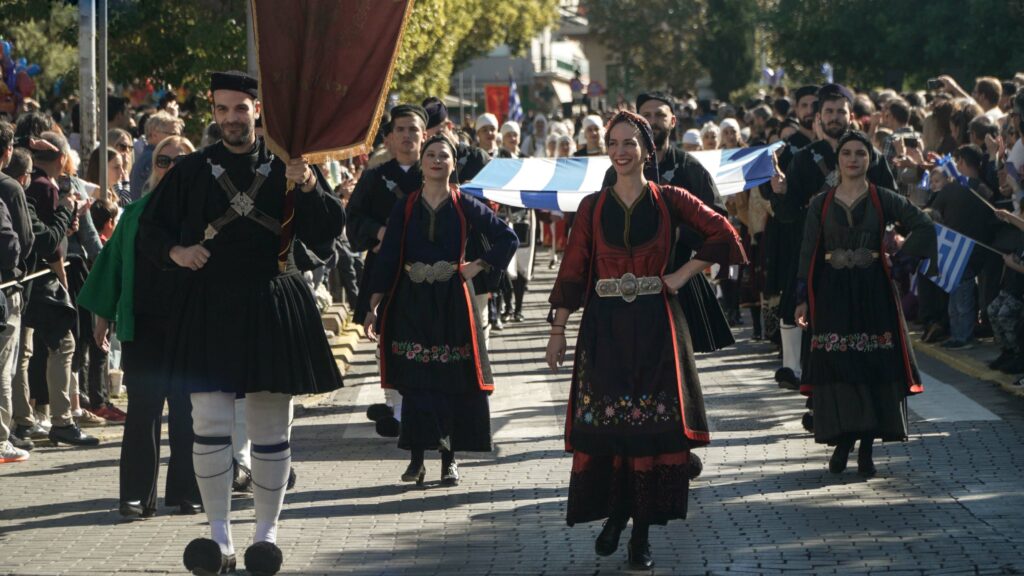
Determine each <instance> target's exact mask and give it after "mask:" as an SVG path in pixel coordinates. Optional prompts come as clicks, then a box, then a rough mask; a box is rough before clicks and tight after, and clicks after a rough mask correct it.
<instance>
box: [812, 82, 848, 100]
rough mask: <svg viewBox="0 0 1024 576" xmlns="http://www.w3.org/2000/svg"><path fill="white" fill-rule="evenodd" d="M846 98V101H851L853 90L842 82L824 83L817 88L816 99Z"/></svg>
mask: <svg viewBox="0 0 1024 576" xmlns="http://www.w3.org/2000/svg"><path fill="white" fill-rule="evenodd" d="M838 98H846V101H847V102H850V103H853V92H850V89H849V88H847V87H846V86H843V85H842V84H825V85H824V86H822V87H821V88H819V89H818V101H819V102H824V101H825V100H836V99H838Z"/></svg>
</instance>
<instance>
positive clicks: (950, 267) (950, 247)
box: [918, 224, 976, 292]
mask: <svg viewBox="0 0 1024 576" xmlns="http://www.w3.org/2000/svg"><path fill="white" fill-rule="evenodd" d="M935 235H936V236H937V237H938V253H939V261H938V263H937V266H938V269H939V274H938V276H934V277H929V278H928V279H929V280H931V281H932V282H934V283H935V284H936V285H938V286H939V288H942V289H943V290H945V291H946V292H952V291H953V290H954V289H955V288H956V287H957V286H959V285H960V281H961V280H963V277H964V271H965V270H966V269H967V262H968V261H969V260H970V259H971V254H972V253H973V252H974V246H975V244H976V242H975V241H974V240H971V239H970V238H968V237H967V236H964V235H963V234H960V233H959V232H956V231H954V230H951V229H949V228H946V227H945V226H943V225H941V224H936V225H935ZM928 266H929V261H928V260H925V261H923V262H921V267H920V268H919V269H918V274H922V275H923V274H924V273H925V271H926V270H928Z"/></svg>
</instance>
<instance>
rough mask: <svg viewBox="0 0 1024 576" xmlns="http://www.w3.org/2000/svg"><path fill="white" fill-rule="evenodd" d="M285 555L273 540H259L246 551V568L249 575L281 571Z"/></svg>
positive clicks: (269, 574) (264, 575) (261, 575)
mask: <svg viewBox="0 0 1024 576" xmlns="http://www.w3.org/2000/svg"><path fill="white" fill-rule="evenodd" d="M283 563H284V555H283V554H281V549H280V548H278V547H277V545H275V544H273V543H271V542H257V543H255V544H253V545H252V546H249V548H247V549H246V551H245V570H246V572H248V573H249V576H273V575H274V574H277V573H278V572H280V571H281V564H283Z"/></svg>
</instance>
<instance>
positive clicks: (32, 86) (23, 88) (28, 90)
mask: <svg viewBox="0 0 1024 576" xmlns="http://www.w3.org/2000/svg"><path fill="white" fill-rule="evenodd" d="M16 85H17V87H18V89H17V90H16V92H18V95H19V96H21V97H22V98H31V97H32V95H33V94H35V93H36V81H35V80H33V79H32V77H31V76H29V75H28V72H26V71H24V70H22V71H21V72H18V78H17V80H16Z"/></svg>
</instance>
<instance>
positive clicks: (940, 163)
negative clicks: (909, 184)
mask: <svg viewBox="0 0 1024 576" xmlns="http://www.w3.org/2000/svg"><path fill="white" fill-rule="evenodd" d="M935 167H936V168H939V169H941V170H942V172H943V173H944V174H945V175H946V176H948V177H949V179H950V180H952V181H954V182H959V183H960V185H961V186H963V187H964V188H970V186H969V185H968V182H967V176H964V175H963V174H961V173H960V171H959V170H957V169H956V161H955V160H953V157H952V156H950V155H949V154H946V155H945V156H943V157H942V158H939V159H938V160H936V161H935Z"/></svg>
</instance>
